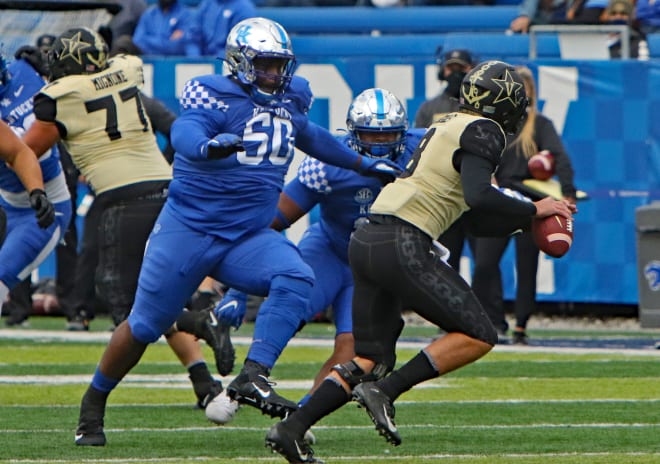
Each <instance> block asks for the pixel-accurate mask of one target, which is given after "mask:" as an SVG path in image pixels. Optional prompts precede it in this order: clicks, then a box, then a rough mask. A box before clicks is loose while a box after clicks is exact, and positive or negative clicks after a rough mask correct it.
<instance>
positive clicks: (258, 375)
mask: <svg viewBox="0 0 660 464" xmlns="http://www.w3.org/2000/svg"><path fill="white" fill-rule="evenodd" d="M268 374H269V371H268V368H266V366H263V365H261V364H259V363H256V362H254V361H250V360H246V361H245V365H243V369H242V370H241V373H240V374H238V375H237V376H236V378H235V379H234V380H233V382H232V383H230V384H229V386H228V387H227V395H228V396H229V398H231V399H232V400H236V401H238V402H239V403H241V404H247V405H250V406H253V407H255V408H257V409H260V410H261V412H262V413H264V414H268V415H269V416H270V417H279V418H281V419H284V418H285V417H286V416H287V415H288V414H289V413H292V412H293V411H295V410H296V409H298V405H297V404H296V403H294V402H293V401H290V400H287V399H286V398H284V397H282V396H280V395H278V394H277V392H276V391H275V390H273V385H275V383H274V382H270V381H269V380H268ZM312 462H313V461H312Z"/></svg>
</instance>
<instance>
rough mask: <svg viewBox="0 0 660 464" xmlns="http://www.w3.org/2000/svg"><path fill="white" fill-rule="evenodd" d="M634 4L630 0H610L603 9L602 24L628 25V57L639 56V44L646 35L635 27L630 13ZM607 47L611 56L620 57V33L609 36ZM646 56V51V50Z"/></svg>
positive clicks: (643, 40)
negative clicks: (605, 8)
mask: <svg viewBox="0 0 660 464" xmlns="http://www.w3.org/2000/svg"><path fill="white" fill-rule="evenodd" d="M633 9H634V5H633V3H632V1H630V0H610V3H609V5H608V6H607V10H605V16H604V20H603V23H604V24H622V25H627V26H628V32H629V34H630V36H629V44H630V45H629V46H630V58H640V45H641V43H642V42H644V45H646V42H645V40H646V37H645V36H644V34H643V33H642V32H641V31H640V30H639V29H638V28H637V27H635V25H634V23H633V20H632V14H633ZM609 48H610V57H611V58H621V34H619V33H613V34H610V36H609ZM646 58H648V51H646Z"/></svg>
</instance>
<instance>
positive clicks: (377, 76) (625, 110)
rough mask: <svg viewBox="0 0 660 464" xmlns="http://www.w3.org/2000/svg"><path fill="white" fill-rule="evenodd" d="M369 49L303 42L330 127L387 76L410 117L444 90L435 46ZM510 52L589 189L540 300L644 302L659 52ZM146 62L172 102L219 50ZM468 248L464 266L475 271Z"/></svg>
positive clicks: (315, 114)
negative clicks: (642, 210) (533, 58)
mask: <svg viewBox="0 0 660 464" xmlns="http://www.w3.org/2000/svg"><path fill="white" fill-rule="evenodd" d="M295 46H296V44H295V38H294V49H295ZM428 47H429V46H428V45H426V48H428ZM368 51H369V54H360V53H359V50H357V51H356V52H355V54H354V55H352V56H344V55H339V54H337V55H333V47H332V43H329V42H328V41H327V40H326V41H325V43H323V44H319V49H317V50H314V49H313V47H310V46H301V47H299V49H296V52H297V56H298V60H299V63H301V65H300V66H299V68H298V71H297V72H298V74H299V75H302V76H304V77H306V78H307V79H308V80H309V81H310V83H311V87H312V90H313V92H314V94H315V96H316V99H315V103H314V106H313V108H312V110H311V113H310V114H311V118H312V120H314V121H315V122H317V123H319V124H322V125H324V126H326V127H328V128H330V129H331V130H337V129H340V128H343V127H344V121H345V114H346V108H347V107H348V104H349V103H350V101H351V99H352V98H353V97H354V96H355V95H356V94H357V93H359V92H360V91H362V90H363V89H365V88H368V87H372V86H380V87H385V88H388V89H389V90H391V91H393V92H394V93H395V94H396V95H398V96H399V98H401V99H402V100H403V101H404V103H405V104H406V106H407V109H408V113H409V118H410V120H411V123H412V120H413V119H414V114H415V112H416V110H417V108H418V107H419V105H420V104H421V103H422V102H423V101H424V99H426V98H428V97H431V96H433V95H435V94H436V93H437V92H438V91H439V90H440V88H439V84H438V81H437V79H436V72H437V69H436V66H435V65H434V64H433V62H432V59H430V57H429V55H430V56H431V57H432V54H431V53H427V54H425V55H424V56H422V55H421V54H419V52H417V53H416V52H415V50H414V49H411V50H410V53H408V54H405V55H396V56H392V53H391V49H387V48H386V49H382V50H380V52H379V53H376V50H375V47H372V48H370V49H369V50H368ZM425 51H426V52H428V50H425ZM484 58H486V57H484ZM512 62H514V63H516V64H527V65H528V66H530V67H531V68H532V70H533V71H534V73H535V75H536V77H537V82H538V93H539V100H540V102H539V103H540V107H541V109H542V112H543V113H544V114H546V115H547V116H548V117H550V118H551V119H552V120H553V121H554V123H555V126H556V128H557V129H558V131H559V132H560V133H561V134H562V136H563V139H564V142H565V144H566V147H567V149H568V152H569V153H570V155H571V158H572V161H573V164H574V167H575V172H576V184H577V186H578V188H580V189H581V190H584V191H586V192H587V193H588V194H589V195H590V197H591V199H590V200H588V201H584V202H581V203H580V204H579V208H580V212H579V214H578V215H577V216H576V224H575V228H576V230H575V241H574V243H573V247H572V249H571V251H570V252H569V253H568V255H567V256H565V257H563V258H561V259H553V258H550V257H547V256H545V255H543V256H542V257H541V260H540V272H539V287H538V290H539V300H540V301H556V302H578V303H613V304H637V303H638V288H637V285H638V283H637V264H636V245H635V244H636V238H635V237H636V228H635V208H637V207H638V206H641V205H645V204H648V203H650V202H651V201H653V200H660V147H659V146H658V143H659V140H660V118H658V117H657V114H656V109H657V108H658V106H659V104H660V96H659V93H658V90H657V89H660V62H658V61H654V60H652V61H646V62H640V61H582V62H577V61H571V62H567V61H559V60H547V61H537V62H534V63H530V62H526V61H524V60H513V61H512ZM145 63H146V70H145V71H146V72H145V76H146V80H147V83H146V88H145V91H146V93H147V94H151V95H154V96H156V97H158V98H160V99H162V100H163V101H164V102H166V104H167V105H168V106H170V107H171V108H172V109H174V110H175V111H178V108H177V95H179V93H180V91H181V89H182V88H183V85H184V83H185V82H186V80H187V79H189V78H191V77H194V76H196V75H200V74H205V73H209V72H221V69H222V62H221V61H219V60H205V61H187V60H175V59H145ZM300 227H304V226H299V228H300ZM297 234H299V229H298V231H294V233H293V234H292V235H293V236H294V239H295V236H296V235H297ZM659 253H660V251H659ZM512 255H513V254H512V252H511V250H509V252H508V253H507V255H506V256H505V259H504V260H503V262H502V271H503V275H504V283H505V297H506V298H507V299H512V298H513V297H514V283H515V272H514V269H513V260H512ZM467 256H468V255H467V254H466V259H465V260H464V261H465V262H464V264H465V267H464V269H463V274H464V276H465V277H466V278H467V279H469V273H470V261H469V259H468V257H467ZM655 259H660V256H656V257H655ZM51 261H52V260H51ZM41 273H42V275H52V262H49V263H46V264H45V265H44V266H42V269H41Z"/></svg>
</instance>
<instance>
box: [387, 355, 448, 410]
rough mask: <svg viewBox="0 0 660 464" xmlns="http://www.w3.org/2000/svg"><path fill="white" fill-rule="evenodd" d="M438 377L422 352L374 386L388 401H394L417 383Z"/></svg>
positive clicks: (436, 371) (436, 370) (435, 369)
mask: <svg viewBox="0 0 660 464" xmlns="http://www.w3.org/2000/svg"><path fill="white" fill-rule="evenodd" d="M439 376H440V372H438V369H437V368H436V367H435V365H434V364H433V362H432V361H431V358H430V357H429V355H427V354H426V352H425V351H424V350H422V351H420V352H419V353H417V355H416V356H415V357H414V358H412V359H411V360H410V361H408V362H407V363H405V364H404V365H403V366H401V368H399V369H397V370H395V371H394V372H392V373H391V374H390V375H388V376H387V377H385V378H384V379H381V380H379V381H378V382H376V385H378V387H379V388H380V389H381V390H382V391H383V393H385V394H386V395H387V396H388V397H389V398H390V400H392V401H394V400H396V399H397V398H398V397H399V396H401V394H402V393H404V392H406V391H408V390H410V389H411V388H412V387H414V386H415V385H417V384H418V383H422V382H423V381H424V380H428V379H433V378H436V377H439Z"/></svg>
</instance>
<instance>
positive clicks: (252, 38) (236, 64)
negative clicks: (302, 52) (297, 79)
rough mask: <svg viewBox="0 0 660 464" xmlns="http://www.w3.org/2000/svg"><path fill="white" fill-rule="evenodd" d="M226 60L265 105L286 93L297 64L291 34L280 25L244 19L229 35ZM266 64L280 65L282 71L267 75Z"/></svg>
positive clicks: (241, 80) (261, 20) (254, 95)
mask: <svg viewBox="0 0 660 464" xmlns="http://www.w3.org/2000/svg"><path fill="white" fill-rule="evenodd" d="M225 61H226V62H227V64H228V66H229V70H230V72H231V74H232V75H233V76H235V77H236V78H237V79H238V80H239V81H240V82H241V83H243V84H245V85H247V86H248V87H250V89H251V91H252V96H253V97H256V98H257V99H258V101H260V102H263V103H269V102H272V101H274V100H276V99H277V98H278V97H279V96H281V95H282V94H283V93H284V92H285V91H286V89H287V88H288V87H289V83H290V82H291V78H292V77H293V72H294V70H295V63H296V59H295V55H294V54H293V48H292V47H291V40H290V39H289V35H288V34H287V32H286V31H285V30H284V28H283V27H282V26H281V25H280V24H278V23H276V22H275V21H272V20H270V19H266V18H248V19H244V20H243V21H241V22H239V23H238V24H236V25H235V26H234V27H233V28H232V30H231V31H230V32H229V35H228V36H227V45H226V47H225ZM255 62H256V64H257V65H256V66H255ZM264 63H271V64H272V63H276V65H277V67H278V68H279V72H278V73H277V74H274V73H272V72H271V73H269V72H266V70H265V69H264V66H263V64H264ZM260 64H261V65H260ZM269 68H270V66H269Z"/></svg>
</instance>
